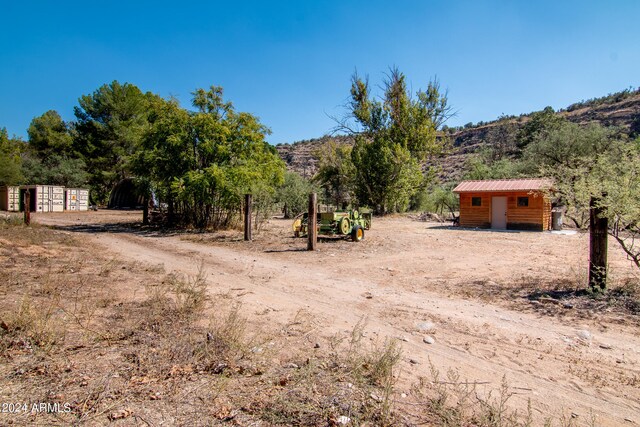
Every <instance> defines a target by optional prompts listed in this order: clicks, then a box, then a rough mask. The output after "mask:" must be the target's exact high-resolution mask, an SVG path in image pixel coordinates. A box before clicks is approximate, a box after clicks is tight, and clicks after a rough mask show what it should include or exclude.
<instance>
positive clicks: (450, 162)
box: [276, 89, 640, 180]
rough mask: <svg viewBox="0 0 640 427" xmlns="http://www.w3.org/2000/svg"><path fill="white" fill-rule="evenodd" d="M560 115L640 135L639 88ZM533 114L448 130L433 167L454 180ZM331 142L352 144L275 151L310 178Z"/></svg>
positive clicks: (302, 144) (317, 142) (312, 143)
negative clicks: (320, 151)
mask: <svg viewBox="0 0 640 427" xmlns="http://www.w3.org/2000/svg"><path fill="white" fill-rule="evenodd" d="M557 114H558V115H561V116H564V117H566V118H567V119H568V120H570V121H572V122H575V123H582V124H584V123H589V122H599V123H601V124H603V125H605V126H619V127H622V128H624V129H626V130H627V131H628V132H629V133H632V134H640V89H638V90H626V91H622V92H618V93H615V94H611V95H607V96H605V97H602V98H595V99H592V100H588V101H582V102H579V103H576V104H572V105H570V106H569V107H567V108H566V109H562V110H560V111H558V112H557ZM530 115H531V113H530V114H522V115H520V116H518V117H515V116H510V117H502V118H500V119H498V120H495V121H493V122H489V123H482V122H481V123H478V124H476V125H466V126H465V127H464V128H445V132H443V133H442V136H443V137H446V138H448V139H449V141H450V144H451V149H450V150H449V151H448V153H447V154H446V155H444V156H442V157H440V158H437V159H432V160H431V161H430V164H431V165H437V166H439V167H440V168H441V173H440V178H441V179H442V180H455V179H457V178H458V177H459V176H460V174H461V171H462V167H463V166H464V163H465V161H466V159H467V158H468V157H469V156H471V155H473V154H474V153H476V152H478V151H479V150H481V149H482V148H484V147H489V146H496V145H499V144H507V143H508V142H509V139H510V138H515V134H516V132H517V131H518V129H519V128H520V127H521V126H522V125H524V124H525V123H526V122H527V121H528V120H529V117H530ZM330 140H334V141H336V142H338V143H343V144H351V143H353V139H352V138H351V137H349V136H343V135H340V136H323V137H321V138H315V139H310V140H304V141H298V142H295V143H293V144H279V145H277V146H276V149H277V150H278V153H279V154H280V156H281V157H282V159H283V160H284V161H285V163H286V164H287V167H288V169H289V170H291V171H294V172H297V173H299V174H300V175H302V176H304V177H307V178H310V177H312V176H313V175H314V174H315V173H316V171H317V169H318V159H317V150H318V149H319V148H320V147H321V146H322V145H323V144H325V143H326V142H328V141H330Z"/></svg>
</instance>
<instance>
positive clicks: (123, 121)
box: [73, 81, 156, 203]
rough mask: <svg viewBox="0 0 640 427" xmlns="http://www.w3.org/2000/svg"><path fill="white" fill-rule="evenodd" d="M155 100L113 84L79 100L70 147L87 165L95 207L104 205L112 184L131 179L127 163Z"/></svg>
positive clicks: (126, 86) (127, 85) (145, 127)
mask: <svg viewBox="0 0 640 427" xmlns="http://www.w3.org/2000/svg"><path fill="white" fill-rule="evenodd" d="M154 98H156V96H155V95H153V94H150V93H147V94H143V93H142V92H141V91H140V89H138V88H137V87H136V86H134V85H132V84H129V83H125V84H120V83H119V82H117V81H113V82H112V83H110V84H105V85H103V86H101V87H100V88H99V89H97V90H96V91H95V92H93V93H92V94H90V95H83V96H82V97H80V99H79V100H78V103H79V105H78V106H77V107H75V109H74V113H75V116H76V118H77V122H76V125H75V131H76V135H75V138H74V144H73V145H74V150H75V151H76V152H77V153H79V154H80V156H81V157H82V158H83V159H84V160H85V162H86V166H87V170H88V171H89V173H90V178H89V182H90V184H91V189H92V196H93V198H94V199H95V201H96V202H97V203H106V201H107V200H108V197H109V193H110V191H111V189H112V188H113V187H114V186H115V184H116V183H118V182H119V181H120V180H122V179H124V178H128V177H130V175H131V172H130V164H129V161H130V158H131V156H132V154H133V153H134V152H135V151H136V149H137V148H138V146H139V143H140V140H141V138H142V136H143V134H144V132H145V131H146V130H147V129H148V128H149V123H148V111H149V105H150V101H151V100H152V99H154Z"/></svg>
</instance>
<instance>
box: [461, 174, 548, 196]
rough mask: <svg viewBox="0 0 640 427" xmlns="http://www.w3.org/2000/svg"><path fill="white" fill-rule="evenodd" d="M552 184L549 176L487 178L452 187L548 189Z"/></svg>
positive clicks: (466, 190)
mask: <svg viewBox="0 0 640 427" xmlns="http://www.w3.org/2000/svg"><path fill="white" fill-rule="evenodd" d="M552 186H553V181H551V180H550V179H549V178H526V179H487V180H482V181H462V182H461V183H460V184H458V186H457V187H456V188H454V189H453V192H454V193H470V192H483V191H531V190H548V189H550V188H551V187H552Z"/></svg>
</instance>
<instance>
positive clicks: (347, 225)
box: [292, 209, 372, 242]
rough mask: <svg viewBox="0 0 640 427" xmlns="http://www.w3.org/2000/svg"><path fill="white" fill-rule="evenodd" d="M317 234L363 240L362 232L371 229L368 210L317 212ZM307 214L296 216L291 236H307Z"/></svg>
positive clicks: (370, 216)
mask: <svg viewBox="0 0 640 427" xmlns="http://www.w3.org/2000/svg"><path fill="white" fill-rule="evenodd" d="M317 215H318V216H317V223H318V234H324V235H328V236H336V235H337V236H351V240H353V241H354V242H359V241H360V240H362V239H364V230H368V229H370V228H371V218H372V214H371V211H370V210H369V209H362V210H360V211H357V210H347V211H333V212H319V213H318V214H317ZM308 222H309V214H308V213H303V214H300V215H298V216H297V217H296V218H295V219H294V221H293V227H292V228H293V235H294V236H295V237H302V236H306V235H307V231H308V229H307V227H308Z"/></svg>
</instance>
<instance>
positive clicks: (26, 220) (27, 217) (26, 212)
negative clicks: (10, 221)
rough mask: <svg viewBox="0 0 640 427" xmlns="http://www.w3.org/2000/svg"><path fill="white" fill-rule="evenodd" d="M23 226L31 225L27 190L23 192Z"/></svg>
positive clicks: (29, 199) (29, 200) (29, 195)
mask: <svg viewBox="0 0 640 427" xmlns="http://www.w3.org/2000/svg"><path fill="white" fill-rule="evenodd" d="M24 224H25V225H29V224H31V193H30V192H29V189H28V188H27V191H25V192H24Z"/></svg>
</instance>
